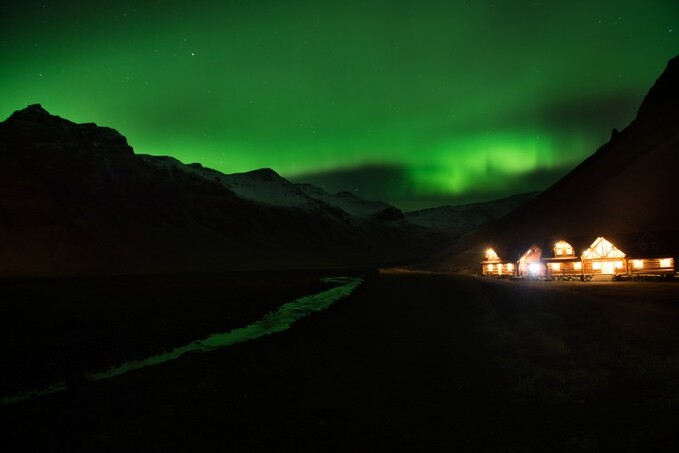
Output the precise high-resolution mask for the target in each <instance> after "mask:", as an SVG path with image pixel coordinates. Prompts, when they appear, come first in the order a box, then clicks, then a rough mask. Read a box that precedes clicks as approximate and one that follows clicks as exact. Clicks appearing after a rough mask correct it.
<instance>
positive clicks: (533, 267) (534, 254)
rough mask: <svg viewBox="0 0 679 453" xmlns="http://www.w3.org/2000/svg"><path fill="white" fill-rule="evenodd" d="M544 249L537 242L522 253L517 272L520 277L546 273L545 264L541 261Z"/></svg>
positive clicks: (531, 276) (533, 276) (535, 276)
mask: <svg viewBox="0 0 679 453" xmlns="http://www.w3.org/2000/svg"><path fill="white" fill-rule="evenodd" d="M541 257H542V249H541V248H540V246H538V245H537V244H533V245H531V246H530V247H529V248H528V250H526V251H525V252H524V254H523V255H521V258H519V262H518V265H517V268H516V269H517V270H516V274H517V275H518V276H519V277H529V278H537V277H540V276H544V275H545V264H544V263H543V262H542V261H541V259H540V258H541Z"/></svg>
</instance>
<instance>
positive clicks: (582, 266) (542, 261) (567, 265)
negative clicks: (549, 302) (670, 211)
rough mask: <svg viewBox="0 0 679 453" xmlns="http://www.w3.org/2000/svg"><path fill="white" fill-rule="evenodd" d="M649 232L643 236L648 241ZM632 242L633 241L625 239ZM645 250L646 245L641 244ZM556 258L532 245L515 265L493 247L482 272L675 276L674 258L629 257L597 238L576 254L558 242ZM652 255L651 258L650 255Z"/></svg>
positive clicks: (548, 275) (549, 276) (564, 276)
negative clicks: (501, 257)
mask: <svg viewBox="0 0 679 453" xmlns="http://www.w3.org/2000/svg"><path fill="white" fill-rule="evenodd" d="M648 237H649V235H645V236H643V238H644V240H647V238H648ZM625 243H626V244H629V243H630V242H625ZM639 249H640V250H644V249H643V247H639ZM552 250H553V257H543V256H542V248H541V247H540V246H538V245H537V244H533V245H531V246H530V247H529V248H528V250H526V251H525V252H524V253H523V254H522V255H521V257H520V258H519V259H518V261H517V262H516V265H514V264H513V263H511V262H507V261H503V260H501V259H500V257H499V256H498V255H497V253H495V251H494V250H493V249H491V248H489V249H487V250H486V256H485V258H486V259H485V260H484V261H482V262H481V265H482V273H483V274H484V275H492V276H515V277H524V278H545V279H562V280H563V279H565V280H571V279H573V278H578V279H584V280H588V279H590V278H592V277H593V276H594V275H598V274H601V275H610V276H611V277H613V276H616V275H619V276H621V277H622V278H624V277H625V276H627V277H635V278H636V277H638V276H663V275H666V276H668V275H674V273H675V260H674V258H671V257H666V256H664V255H663V254H662V252H661V251H660V250H658V251H657V252H658V253H660V254H657V253H656V254H655V256H654V254H653V253H651V252H650V251H646V253H643V255H644V256H645V257H642V256H628V255H627V254H626V253H625V252H623V251H622V250H621V249H619V248H618V247H617V246H616V245H614V244H613V243H612V242H611V241H609V240H607V239H606V238H604V237H598V238H596V239H595V240H594V242H592V244H591V245H590V246H589V247H588V248H587V249H586V250H585V251H584V252H583V253H582V255H579V256H578V255H577V254H576V250H575V248H574V247H573V246H572V245H571V244H569V243H568V242H566V241H563V240H561V241H558V242H556V243H555V244H554V246H553V249H552ZM649 256H650V257H649Z"/></svg>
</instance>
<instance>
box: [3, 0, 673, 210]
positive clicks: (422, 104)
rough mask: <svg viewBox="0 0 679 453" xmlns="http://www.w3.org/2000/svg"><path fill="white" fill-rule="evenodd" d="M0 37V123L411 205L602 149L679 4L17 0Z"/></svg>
mask: <svg viewBox="0 0 679 453" xmlns="http://www.w3.org/2000/svg"><path fill="white" fill-rule="evenodd" d="M57 3H58V4H59V6H57ZM218 3H223V4H218ZM0 30H1V32H0V33H1V36H2V40H1V41H0V65H1V66H0V67H1V69H0V117H2V118H3V119H4V118H6V117H7V116H9V115H10V114H11V112H13V111H14V110H18V109H20V108H23V107H25V106H26V105H28V104H33V103H41V104H42V105H43V106H44V107H45V108H46V109H47V110H49V111H50V112H51V113H53V114H56V115H59V116H62V117H65V118H68V119H71V120H73V121H76V122H96V123H97V124H100V125H105V126H110V127H114V128H116V129H118V130H119V131H120V132H121V133H122V134H123V135H125V136H126V137H127V138H128V141H129V143H130V144H131V145H132V146H133V147H134V148H135V151H136V152H137V153H148V154H157V155H171V156H174V157H176V158H178V159H180V160H181V161H183V162H186V163H190V162H201V163H202V164H203V165H205V166H207V167H212V168H215V169H218V170H220V171H223V172H226V173H231V172H239V171H248V170H253V169H256V168H261V167H271V168H273V169H274V170H276V171H277V172H279V173H280V174H281V175H282V176H284V177H286V178H289V179H291V180H293V181H297V182H312V183H315V184H317V185H320V186H322V187H324V188H326V189H327V190H329V191H338V190H351V191H354V192H355V193H356V194H358V195H359V196H362V197H365V198H369V199H381V200H385V201H389V202H392V203H394V204H395V205H397V206H399V207H401V208H404V209H412V208H416V207H425V206H430V205H441V204H448V203H462V202H472V201H480V200H486V199H491V198H497V197H502V196H506V195H510V194H513V193H519V192H526V191H533V190H541V189H544V188H546V187H547V186H548V185H550V184H551V183H553V182H554V181H555V180H556V179H558V178H559V177H560V176H562V175H563V174H565V173H566V172H568V171H569V170H570V169H572V168H573V167H574V166H575V165H576V164H577V163H578V162H580V161H582V159H584V158H585V157H586V156H588V155H589V154H591V153H593V152H594V151H595V150H596V148H597V147H598V146H600V145H601V144H603V143H604V142H605V141H607V140H608V137H609V136H610V132H611V129H612V128H614V127H615V128H618V129H622V128H623V127H625V126H626V125H627V124H628V123H629V122H630V121H631V120H632V118H633V117H634V114H635V112H636V109H637V108H638V106H639V104H640V102H641V100H642V99H643V96H644V94H645V93H646V92H647V90H648V89H649V88H650V86H651V85H652V84H653V82H654V81H655V79H656V78H657V77H658V76H659V74H660V73H661V72H662V70H663V69H664V67H665V64H666V62H667V60H669V59H670V58H671V57H673V56H675V55H676V54H678V53H679V2H677V1H676V0H668V1H624V0H623V1H609V2H596V1H589V0H588V1H579V0H569V1H517V0H513V1H509V0H508V1H468V2H466V1H449V2H443V1H426V0H418V1H416V2H415V1H408V2H407V1H382V2H369V1H365V0H363V1H351V0H344V1H341V2H340V1H336V2H323V1H319V0H317V1H252V2H250V1H224V2H202V1H193V2H186V1H175V0H163V1H144V2H140V1H125V0H122V1H115V2H113V1H108V2H97V1H87V2H76V1H73V2H67V1H65V2H49V1H41V2H35V1H31V0H26V1H21V2H12V1H10V2H7V1H5V2H3V7H2V11H1V13H0Z"/></svg>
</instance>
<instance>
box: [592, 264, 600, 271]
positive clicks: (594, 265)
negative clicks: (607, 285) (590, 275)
mask: <svg viewBox="0 0 679 453" xmlns="http://www.w3.org/2000/svg"><path fill="white" fill-rule="evenodd" d="M592 269H594V270H595V271H598V270H600V269H601V263H592Z"/></svg>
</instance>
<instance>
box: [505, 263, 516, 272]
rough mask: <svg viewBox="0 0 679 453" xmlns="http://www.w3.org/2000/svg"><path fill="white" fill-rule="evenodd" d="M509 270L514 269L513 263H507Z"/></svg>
mask: <svg viewBox="0 0 679 453" xmlns="http://www.w3.org/2000/svg"><path fill="white" fill-rule="evenodd" d="M507 270H508V271H510V272H511V271H513V270H514V265H513V264H512V263H509V264H507Z"/></svg>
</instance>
